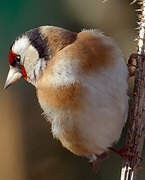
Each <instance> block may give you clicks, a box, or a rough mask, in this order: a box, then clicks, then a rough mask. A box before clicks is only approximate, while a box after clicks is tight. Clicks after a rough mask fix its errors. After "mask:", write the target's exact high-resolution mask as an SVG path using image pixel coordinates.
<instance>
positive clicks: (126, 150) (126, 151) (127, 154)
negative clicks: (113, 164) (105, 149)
mask: <svg viewBox="0 0 145 180" xmlns="http://www.w3.org/2000/svg"><path fill="white" fill-rule="evenodd" d="M132 147H133V145H131V144H126V145H125V146H124V147H123V148H121V149H119V150H117V149H115V148H113V147H109V150H111V151H113V152H115V153H117V154H118V155H119V156H120V157H121V158H122V159H123V160H124V161H126V162H129V161H130V160H131V159H132V158H139V159H141V157H139V156H138V154H136V153H134V152H131V151H130V150H131V148H132Z"/></svg>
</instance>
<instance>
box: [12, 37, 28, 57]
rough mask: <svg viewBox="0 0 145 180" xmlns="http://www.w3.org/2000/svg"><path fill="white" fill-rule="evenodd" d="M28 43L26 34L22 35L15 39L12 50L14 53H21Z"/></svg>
mask: <svg viewBox="0 0 145 180" xmlns="http://www.w3.org/2000/svg"><path fill="white" fill-rule="evenodd" d="M29 45H30V41H29V39H28V37H27V36H22V37H21V38H20V39H18V40H16V41H15V43H14V45H13V47H12V51H13V52H14V53H16V54H23V53H24V51H25V50H26V48H28V46H29Z"/></svg>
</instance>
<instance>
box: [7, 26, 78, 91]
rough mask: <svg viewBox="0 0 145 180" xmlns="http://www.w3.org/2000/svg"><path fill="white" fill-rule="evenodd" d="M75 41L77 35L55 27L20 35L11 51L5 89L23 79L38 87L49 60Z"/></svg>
mask: <svg viewBox="0 0 145 180" xmlns="http://www.w3.org/2000/svg"><path fill="white" fill-rule="evenodd" d="M75 39H76V33H72V32H71V31H68V30H65V29H63V28H57V27H54V26H41V27H39V28H35V29H32V30H30V31H27V32H25V33H24V34H22V35H20V36H19V37H18V38H17V39H16V40H15V41H14V42H13V44H12V45H11V48H10V51H9V55H8V59H9V65H10V70H9V73H8V76H7V80H6V83H5V88H7V87H9V86H10V85H12V84H14V83H15V82H16V81H17V80H19V79H21V78H24V79H25V80H27V81H28V82H30V83H31V84H33V85H34V86H36V83H37V80H38V79H39V77H40V75H41V73H42V72H43V71H44V69H45V67H46V66H47V64H48V63H49V60H51V59H52V57H53V56H55V54H56V53H57V52H58V51H59V50H61V49H62V48H64V47H65V46H67V45H69V44H71V43H72V42H73V41H74V40H75Z"/></svg>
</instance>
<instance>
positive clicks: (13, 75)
mask: <svg viewBox="0 0 145 180" xmlns="http://www.w3.org/2000/svg"><path fill="white" fill-rule="evenodd" d="M21 77H22V74H21V73H20V72H19V70H18V69H16V68H15V67H12V66H10V70H9V73H8V76H7V80H6V82H5V85H4V89H6V88H8V87H9V86H10V85H12V84H14V83H15V82H16V81H17V80H19V79H21Z"/></svg>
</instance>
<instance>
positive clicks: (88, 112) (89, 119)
mask: <svg viewBox="0 0 145 180" xmlns="http://www.w3.org/2000/svg"><path fill="white" fill-rule="evenodd" d="M120 64H121V65H120ZM120 64H119V63H118V65H116V67H115V68H114V67H113V68H110V69H108V70H107V71H105V70H104V71H103V69H102V71H101V72H100V74H99V75H98V74H95V73H94V74H92V75H90V76H84V77H81V78H80V79H79V82H80V84H81V88H82V94H81V101H82V104H83V106H82V109H81V110H78V111H75V112H72V111H71V110H69V109H67V110H60V109H57V110H54V109H47V110H46V109H45V108H43V105H42V104H41V105H42V108H43V109H45V110H44V111H45V113H46V114H47V116H49V117H50V118H51V119H53V120H52V133H53V135H54V136H55V137H56V138H58V139H60V141H61V142H62V144H63V145H64V146H65V147H66V148H68V149H69V150H71V151H72V152H73V153H75V154H80V155H85V154H93V153H96V154H100V153H102V152H103V151H105V150H107V148H108V147H109V146H111V145H112V143H114V142H115V141H117V140H118V139H119V138H120V134H121V131H122V128H123V126H124V124H125V121H126V118H127V112H128V96H127V89H128V85H127V76H128V72H127V68H126V65H125V63H122V62H121V61H120Z"/></svg>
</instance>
